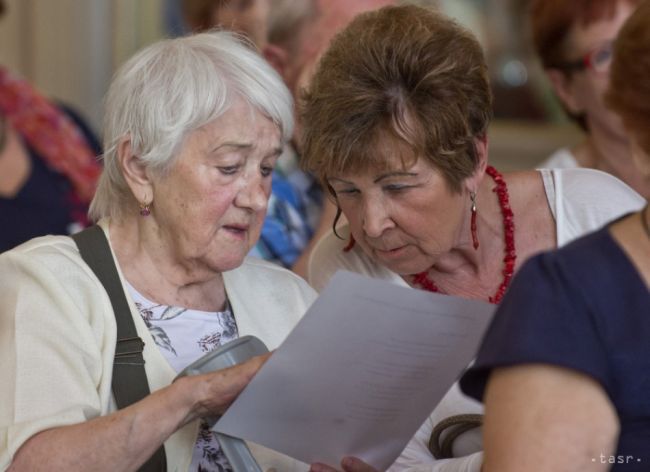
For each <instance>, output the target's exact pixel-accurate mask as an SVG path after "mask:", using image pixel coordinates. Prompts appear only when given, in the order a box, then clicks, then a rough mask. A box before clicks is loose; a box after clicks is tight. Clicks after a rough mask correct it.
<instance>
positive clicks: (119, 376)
mask: <svg viewBox="0 0 650 472" xmlns="http://www.w3.org/2000/svg"><path fill="white" fill-rule="evenodd" d="M72 239H73V240H74V242H75V243H76V244H77V247H79V252H80V253H81V257H82V258H83V260H84V261H85V262H86V264H88V266H89V267H90V268H91V269H92V270H93V272H94V273H95V275H96V276H97V278H98V279H99V281H100V282H101V283H102V285H103V286H104V289H105V290H106V293H107V294H108V297H109V298H110V300H111V305H112V306H113V312H114V313H115V321H116V324H117V345H116V347H115V360H114V362H113V381H112V387H113V395H114V396H115V402H116V403H117V407H118V408H120V409H121V408H125V407H127V406H129V405H131V404H132V403H135V402H137V401H139V400H142V399H143V398H144V397H146V396H147V395H149V394H150V393H151V392H150V390H149V383H148V382H147V374H146V372H145V370H144V358H143V357H142V350H143V348H144V342H143V341H142V339H140V338H139V337H138V333H137V331H136V329H135V324H134V323H133V318H132V317H131V310H130V309H129V304H128V302H127V301H126V297H125V296H124V291H123V290H122V283H121V282H120V276H119V275H118V273H117V268H116V267H115V261H114V260H113V256H112V254H111V248H110V246H109V245H108V241H107V240H106V235H105V234H104V231H103V230H102V229H101V228H100V227H99V226H96V225H95V226H91V227H90V228H87V229H85V230H83V231H81V232H79V233H77V234H74V235H72ZM139 470H140V472H164V471H166V470H167V461H166V458H165V448H164V446H163V445H161V446H160V448H158V450H157V451H156V452H155V453H154V455H153V456H151V457H150V458H149V460H148V461H147V462H146V463H145V464H144V465H143V466H142V467H140V469H139Z"/></svg>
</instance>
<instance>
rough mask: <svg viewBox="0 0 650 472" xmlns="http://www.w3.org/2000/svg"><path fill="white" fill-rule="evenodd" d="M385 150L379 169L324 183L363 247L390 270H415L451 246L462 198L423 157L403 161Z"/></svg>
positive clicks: (428, 264)
mask: <svg viewBox="0 0 650 472" xmlns="http://www.w3.org/2000/svg"><path fill="white" fill-rule="evenodd" d="M386 154H387V155H386V162H387V166H386V168H384V169H382V170H378V171H377V170H368V171H365V172H361V173H358V174H354V175H349V174H338V175H333V176H331V177H330V178H329V179H328V182H329V184H330V185H331V186H332V188H333V189H334V192H335V195H336V199H337V202H338V204H339V207H340V208H341V210H342V211H343V214H344V215H345V216H346V218H347V220H348V222H349V225H350V231H351V233H352V235H353V236H354V238H355V240H356V242H357V244H359V246H360V247H361V248H362V249H363V251H364V252H365V253H366V254H367V255H368V256H369V257H371V258H372V259H374V260H376V261H377V262H378V263H380V264H382V265H384V266H386V267H387V268H388V269H390V270H392V271H393V272H396V273H398V274H401V275H407V274H415V273H418V272H421V271H423V270H426V269H428V268H429V267H431V266H432V265H433V264H434V262H435V261H436V259H437V257H438V256H439V255H440V254H442V253H445V252H448V251H449V250H450V249H451V248H452V247H454V246H455V245H456V243H457V241H458V238H459V232H460V231H459V230H460V227H461V226H462V224H461V221H462V219H463V217H464V215H465V214H466V211H467V208H466V207H467V203H468V199H467V198H466V197H463V195H462V194H460V193H456V192H453V191H452V190H451V189H450V188H449V185H448V184H447V182H446V180H445V177H444V176H443V174H442V173H441V172H440V171H438V170H437V169H435V168H434V167H433V165H432V164H431V163H430V161H429V160H427V159H425V158H418V159H417V160H416V161H415V162H413V163H407V164H406V165H404V164H403V160H402V159H401V158H400V157H399V155H398V154H397V153H392V154H391V153H390V151H388V152H387V153H386Z"/></svg>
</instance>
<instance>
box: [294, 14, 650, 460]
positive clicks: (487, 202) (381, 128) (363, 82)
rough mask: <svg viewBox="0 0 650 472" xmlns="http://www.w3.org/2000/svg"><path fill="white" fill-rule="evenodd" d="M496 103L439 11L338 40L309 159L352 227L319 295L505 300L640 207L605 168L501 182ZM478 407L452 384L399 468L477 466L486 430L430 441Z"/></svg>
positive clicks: (467, 42)
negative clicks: (527, 266) (353, 283)
mask: <svg viewBox="0 0 650 472" xmlns="http://www.w3.org/2000/svg"><path fill="white" fill-rule="evenodd" d="M491 106H492V101H491V94H490V87H489V83H488V79H487V66H486V64H485V58H484V56H483V52H482V50H481V47H480V45H479V44H478V42H477V41H476V39H475V38H474V37H473V36H472V34H471V33H469V32H468V31H466V30H465V29H464V28H462V27H460V26H459V25H457V24H456V23H455V22H453V21H452V20H450V19H449V18H447V17H445V16H443V15H441V14H438V13H435V12H432V11H429V10H426V9H422V8H418V7H415V6H402V7H387V8H384V9H381V10H378V11H376V12H371V13H366V14H364V15H361V16H359V17H357V18H356V19H355V20H354V21H353V22H352V23H351V24H350V25H349V26H348V27H347V28H346V30H344V31H343V32H342V33H341V34H339V35H338V36H337V37H336V38H335V39H334V41H333V42H332V44H331V46H330V48H329V50H328V51H327V52H326V53H325V55H324V56H323V58H322V60H321V62H320V65H319V68H318V70H317V72H316V74H315V76H314V79H313V82H312V83H311V86H310V89H309V93H308V94H307V96H306V99H305V103H304V114H303V118H304V121H303V123H304V135H303V136H304V165H305V166H306V168H308V169H309V170H311V171H313V172H314V173H315V175H317V176H319V177H320V179H321V180H322V181H323V183H324V185H326V186H327V188H329V189H330V192H331V196H332V199H333V200H334V201H335V203H336V204H337V206H338V208H339V209H340V211H341V212H342V213H343V214H344V215H345V217H346V220H347V223H346V224H344V225H340V226H339V227H337V228H336V231H335V232H334V231H333V232H332V233H330V234H329V235H327V236H326V237H325V238H324V239H322V240H321V241H320V242H319V244H318V245H317V247H316V248H315V249H314V252H313V254H312V258H311V262H310V268H309V278H310V281H311V283H312V284H313V285H314V286H315V287H316V288H317V289H320V288H322V287H323V286H324V285H325V284H326V283H327V281H328V280H329V278H330V277H331V276H332V275H333V274H334V272H336V271H337V270H339V269H345V270H351V271H354V272H358V273H361V274H365V275H368V276H371V277H376V278H381V279H385V280H389V281H392V282H394V283H396V284H399V285H402V286H407V287H413V288H417V289H424V290H430V291H438V292H442V293H447V294H452V295H457V296H462V297H468V298H475V299H481V300H486V301H490V302H491V303H499V302H500V300H501V298H502V296H503V295H504V293H505V291H506V289H507V287H508V286H509V283H510V279H511V278H512V276H513V274H514V273H515V272H516V271H517V270H519V267H520V266H521V264H522V263H523V262H524V261H525V260H526V259H528V258H529V257H530V256H532V255H533V254H535V253H538V252H540V251H542V250H546V249H551V248H555V247H557V246H562V245H564V244H566V243H567V242H569V241H571V240H573V239H575V238H576V237H578V236H580V235H582V234H584V233H586V232H588V231H591V230H594V229H596V228H598V227H600V226H602V225H603V224H604V223H605V222H607V221H609V220H611V219H612V218H615V217H617V216H620V215H622V214H624V213H626V212H629V211H633V210H638V209H639V208H641V207H642V206H643V204H644V200H643V199H642V198H641V197H640V196H639V195H638V194H636V193H635V192H634V191H633V190H631V189H630V188H629V187H627V186H626V185H625V184H623V183H622V182H621V181H619V180H618V179H616V178H615V177H612V176H611V175H608V174H605V173H602V172H599V171H595V170H587V169H568V170H541V171H529V172H518V173H510V174H501V173H500V172H499V171H498V170H497V169H495V168H493V167H491V166H490V165H489V164H488V136H487V129H488V124H489V122H490V118H491ZM337 235H339V236H342V237H343V238H345V240H342V239H339V238H338V237H337ZM396 316H399V313H396ZM481 412H482V408H481V405H480V404H479V403H477V402H476V401H474V400H472V399H470V398H468V397H465V396H463V395H462V394H461V393H460V391H459V390H458V388H457V386H454V387H452V389H451V390H450V391H449V392H448V394H447V395H446V397H445V398H444V399H443V400H442V402H441V403H440V404H439V405H438V407H437V408H436V410H435V411H434V412H433V413H432V416H431V417H430V418H429V420H427V422H425V424H424V425H423V426H422V428H421V429H420V431H419V432H418V433H417V435H416V437H415V438H414V439H413V441H411V443H410V444H409V445H408V446H407V448H406V449H405V451H404V453H403V454H402V456H401V457H400V458H399V459H398V461H397V462H396V463H395V464H394V465H393V467H392V468H391V470H404V469H407V468H414V467H415V468H418V470H436V471H442V470H445V471H449V470H463V471H465V470H479V468H480V464H481V453H480V451H481V442H480V435H479V434H478V431H476V430H475V431H473V432H469V433H466V434H462V435H460V436H459V437H458V440H457V441H456V442H455V443H454V447H453V448H452V451H451V454H449V455H447V457H449V456H450V455H453V456H455V457H456V458H455V459H451V460H438V458H440V456H438V458H434V456H433V454H432V453H430V452H429V451H428V448H427V444H428V442H429V438H430V436H431V432H432V430H433V428H434V426H435V425H436V424H437V423H438V422H440V421H442V420H445V419H447V418H449V417H454V416H456V415H458V414H465V413H481ZM434 449H435V448H434ZM316 467H318V466H316Z"/></svg>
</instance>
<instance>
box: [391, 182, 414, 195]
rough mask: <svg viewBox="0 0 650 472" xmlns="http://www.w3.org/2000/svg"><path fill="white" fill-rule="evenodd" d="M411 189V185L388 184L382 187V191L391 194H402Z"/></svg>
mask: <svg viewBox="0 0 650 472" xmlns="http://www.w3.org/2000/svg"><path fill="white" fill-rule="evenodd" d="M410 188H412V185H402V184H390V185H384V190H386V191H388V192H392V193H399V192H403V191H404V190H407V189H410Z"/></svg>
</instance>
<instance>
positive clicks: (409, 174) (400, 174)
mask: <svg viewBox="0 0 650 472" xmlns="http://www.w3.org/2000/svg"><path fill="white" fill-rule="evenodd" d="M416 175H418V174H417V172H388V173H387V174H382V175H380V176H379V177H377V178H376V179H375V180H373V182H374V183H376V184H378V183H379V182H381V181H382V180H385V179H389V178H391V177H415V176H416Z"/></svg>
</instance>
